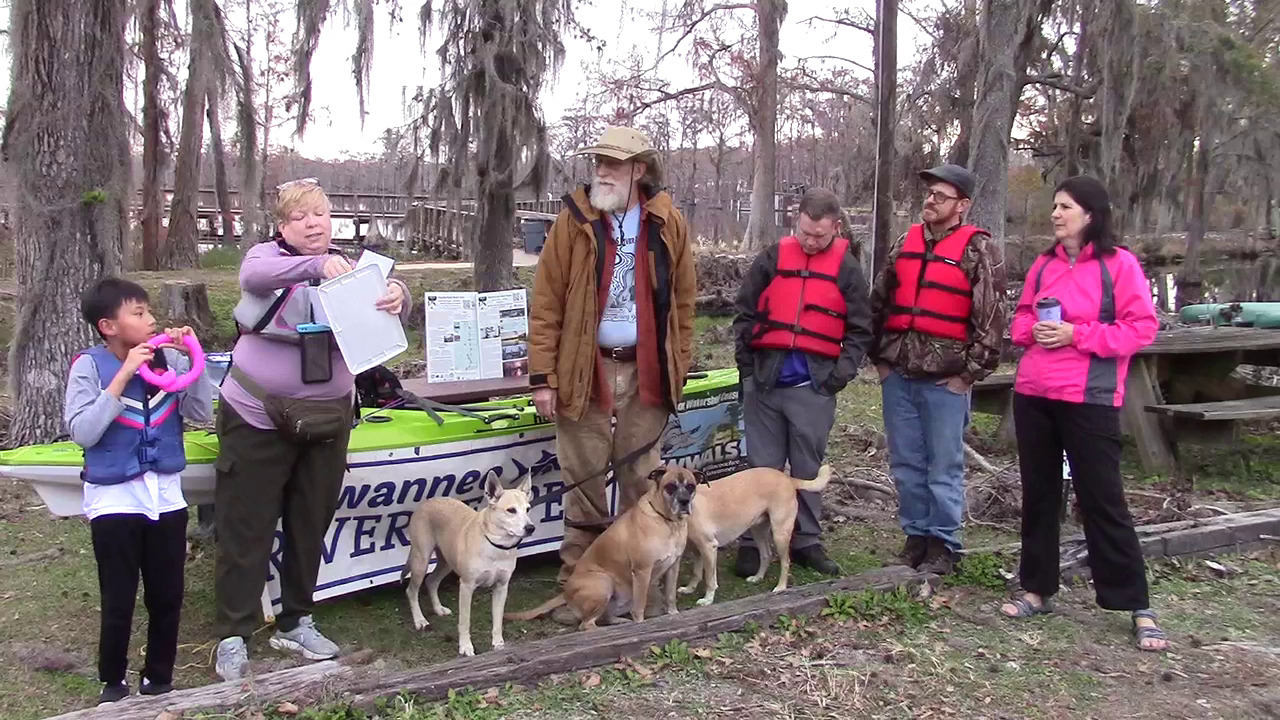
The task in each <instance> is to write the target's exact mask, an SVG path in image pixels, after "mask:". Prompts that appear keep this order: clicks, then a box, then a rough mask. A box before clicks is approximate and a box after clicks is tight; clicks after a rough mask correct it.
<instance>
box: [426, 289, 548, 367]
mask: <svg viewBox="0 0 1280 720" xmlns="http://www.w3.org/2000/svg"><path fill="white" fill-rule="evenodd" d="M424 306H425V308H426V310H425V312H426V334H427V337H426V356H427V357H426V360H427V382H454V381H460V380H482V379H489V378H500V377H514V376H519V375H527V374H528V373H529V317H528V314H529V313H528V301H527V297H526V292H525V290H524V288H518V289H515V290H499V291H495V292H488V293H474V292H438V293H437V292H429V293H427V294H426V302H425V303H424Z"/></svg>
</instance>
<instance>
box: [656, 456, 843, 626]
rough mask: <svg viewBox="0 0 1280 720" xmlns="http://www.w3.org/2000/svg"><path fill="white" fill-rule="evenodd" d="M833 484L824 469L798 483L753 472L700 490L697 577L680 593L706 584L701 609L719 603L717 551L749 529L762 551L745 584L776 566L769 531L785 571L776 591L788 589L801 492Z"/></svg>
mask: <svg viewBox="0 0 1280 720" xmlns="http://www.w3.org/2000/svg"><path fill="white" fill-rule="evenodd" d="M830 480H831V467H830V466H828V465H823V466H822V467H821V468H819V469H818V476H817V477H816V478H814V479H813V480H797V479H795V478H793V477H791V476H790V475H787V474H786V473H784V472H781V471H779V470H774V469H773V468H751V469H749V470H743V471H741V472H737V473H734V474H733V475H729V476H728V477H723V478H720V479H719V480H716V481H714V482H712V483H711V484H709V485H706V486H704V487H703V488H702V489H700V490H698V502H696V503H694V506H693V512H691V513H690V514H689V544H690V545H692V546H693V547H694V548H696V550H697V552H698V554H697V555H696V556H695V557H694V560H693V577H692V578H691V579H690V581H689V584H688V585H686V586H684V587H682V588H680V593H681V594H682V595H684V594H689V593H692V592H694V591H695V590H697V589H698V584H699V582H701V581H703V580H704V579H705V581H706V584H707V587H706V592H705V593H704V594H703V596H702V597H701V598H699V599H698V604H699V605H710V604H711V603H713V602H715V599H716V589H717V588H718V587H719V583H718V582H717V566H716V551H718V550H719V549H720V547H721V546H722V545H726V544H728V543H729V542H731V541H733V540H734V539H735V538H737V537H739V536H741V535H742V533H744V532H746V531H747V530H748V529H749V530H751V535H752V537H754V538H755V541H756V547H757V548H759V550H760V569H759V570H757V571H756V574H755V575H752V576H751V577H749V578H747V582H749V583H756V582H760V580H761V579H763V578H764V574H765V571H766V570H768V569H769V563H771V562H772V561H773V558H772V557H771V553H770V549H769V534H770V533H769V532H768V531H769V530H772V535H773V545H774V547H776V548H777V551H778V562H779V564H780V565H781V566H782V570H781V572H780V573H779V574H778V584H777V585H776V586H774V588H773V591H774V592H780V591H782V590H786V589H787V580H788V576H789V574H790V572H791V553H790V550H789V548H790V547H791V533H792V531H793V530H794V529H795V524H796V512H797V511H798V509H799V503H798V500H797V499H796V491H797V490H809V491H811V492H821V491H822V489H823V488H825V487H826V486H827V482H828V481H830Z"/></svg>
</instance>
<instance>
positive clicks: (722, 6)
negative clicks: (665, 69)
mask: <svg viewBox="0 0 1280 720" xmlns="http://www.w3.org/2000/svg"><path fill="white" fill-rule="evenodd" d="M755 7H756V6H755V3H716V4H715V5H712V6H711V7H709V8H707V9H706V10H703V11H702V14H701V15H699V16H698V18H697V19H696V20H694V21H693V22H690V23H688V24H687V25H685V26H684V32H682V33H680V37H678V38H676V41H675V43H674V44H673V45H672V46H671V47H670V48H668V49H667V50H666V51H665V52H663V53H662V54H661V55H659V56H658V59H657V60H654V61H653V66H652V67H651V68H650V69H649V71H650V72H652V71H653V70H656V69H657V68H658V66H659V65H661V64H662V61H663V60H666V59H667V58H668V57H670V55H671V53H674V52H675V51H676V49H677V48H679V47H680V43H683V42H684V41H685V40H686V39H687V38H688V37H689V36H690V35H692V34H693V31H694V30H697V29H698V25H699V24H701V23H702V21H703V20H706V19H707V18H709V17H711V16H712V15H714V14H715V13H717V12H723V11H727V10H754V9H755Z"/></svg>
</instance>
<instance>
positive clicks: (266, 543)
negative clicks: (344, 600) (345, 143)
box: [213, 403, 351, 639]
mask: <svg viewBox="0 0 1280 720" xmlns="http://www.w3.org/2000/svg"><path fill="white" fill-rule="evenodd" d="M350 439H351V430H350V426H349V423H348V427H347V429H346V430H344V431H343V433H342V434H341V435H340V436H339V437H338V438H336V439H334V440H331V441H329V442H325V443H318V444H314V445H298V444H295V443H293V442H290V441H289V440H287V439H286V438H285V437H284V436H283V435H281V434H280V433H279V432H278V431H276V430H263V429H261V428H256V427H254V426H252V425H250V424H249V423H247V422H245V420H244V418H242V417H240V416H239V415H238V414H237V413H236V411H235V410H233V409H232V408H231V406H230V405H228V404H226V403H220V404H219V405H218V443H219V453H218V459H217V461H215V463H214V469H215V470H216V471H217V480H218V484H217V486H216V488H215V489H214V504H215V507H216V508H217V512H215V513H214V522H215V524H216V527H217V533H218V555H217V560H216V562H215V567H214V580H213V590H214V598H215V604H216V606H217V618H216V621H215V627H214V630H215V632H216V633H217V635H218V637H222V638H225V637H231V636H233V635H239V636H240V637H243V638H245V639H248V637H249V636H250V635H252V634H253V632H254V630H256V629H257V628H258V623H259V618H260V617H261V615H262V612H261V607H262V588H263V587H264V586H265V585H266V582H267V571H268V563H269V562H270V558H271V546H272V542H273V538H274V537H275V531H276V521H277V520H281V519H283V522H282V525H283V530H284V544H283V547H282V552H281V558H280V593H281V596H280V604H281V606H282V607H281V612H280V614H279V615H277V616H276V627H277V628H278V629H280V630H283V631H285V632H288V631H290V630H293V629H294V628H296V627H297V626H298V620H300V619H301V618H302V617H303V616H306V615H310V614H311V609H312V608H313V607H314V605H315V603H314V601H313V600H312V594H313V593H314V592H315V589H316V578H317V577H318V576H319V574H320V556H321V550H322V549H323V547H324V536H325V533H326V532H328V530H329V524H330V523H332V522H333V514H334V512H336V511H337V509H338V494H339V492H340V491H341V490H342V478H343V476H344V475H345V474H346V471H347V443H348V441H349V440H350Z"/></svg>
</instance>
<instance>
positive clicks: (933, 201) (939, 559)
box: [870, 165, 1005, 575]
mask: <svg viewBox="0 0 1280 720" xmlns="http://www.w3.org/2000/svg"><path fill="white" fill-rule="evenodd" d="M920 178H921V179H922V180H924V181H925V182H926V183H928V188H929V189H928V192H927V194H926V195H925V199H924V212H923V213H922V219H923V220H924V222H922V223H918V224H915V225H912V226H911V229H909V230H908V231H907V234H906V235H904V236H903V237H902V238H900V239H899V240H898V242H897V243H895V244H894V246H893V249H892V250H891V251H890V253H889V257H888V258H886V261H885V269H884V270H883V271H882V272H881V274H880V277H878V278H877V279H876V283H875V287H874V288H873V289H872V291H871V307H872V314H873V318H874V319H873V329H874V333H875V343H874V345H873V347H872V351H871V353H870V357H871V360H872V362H874V363H875V365H876V369H877V370H878V371H879V373H880V382H881V392H882V396H883V408H884V429H885V437H886V439H887V440H888V445H889V467H890V470H891V472H892V474H893V479H894V482H895V483H896V485H897V487H898V520H899V524H900V525H901V526H902V530H903V532H904V533H905V534H906V536H907V538H906V543H905V544H904V546H903V549H902V553H901V556H900V560H901V561H902V563H903V564H905V565H910V566H911V567H914V568H920V569H922V570H926V571H928V572H933V573H937V574H940V575H945V574H948V573H950V572H951V571H952V570H953V569H954V567H955V558H956V552H957V551H958V550H959V549H960V547H961V545H960V525H961V521H962V519H963V517H964V469H965V468H964V430H965V427H966V426H967V425H968V422H969V397H970V393H969V390H970V388H972V387H973V383H975V382H977V381H978V380H981V379H982V378H984V377H986V376H987V375H988V374H989V373H991V372H992V371H993V370H995V369H996V366H997V365H998V364H999V362H1000V345H1001V338H1002V336H1003V334H1004V329H1005V311H1004V303H1003V294H1004V262H1003V258H1002V254H1001V251H1000V246H999V245H998V244H997V243H995V242H992V241H991V238H990V236H989V234H988V233H987V232H986V231H985V230H981V229H979V228H976V227H973V226H972V225H966V224H964V214H965V213H966V212H968V210H969V207H970V203H971V200H970V198H971V196H972V195H973V188H974V184H975V180H974V177H973V174H972V173H970V172H969V171H968V170H966V169H965V168H962V167H960V166H958V165H942V166H940V167H936V168H933V169H931V170H926V171H924V172H922V173H920Z"/></svg>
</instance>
